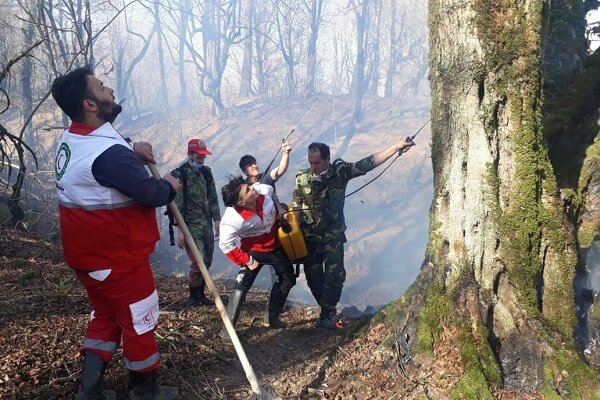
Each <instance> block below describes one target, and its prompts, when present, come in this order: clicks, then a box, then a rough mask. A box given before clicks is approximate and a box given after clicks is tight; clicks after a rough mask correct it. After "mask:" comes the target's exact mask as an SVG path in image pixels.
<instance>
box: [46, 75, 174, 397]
mask: <svg viewBox="0 0 600 400" xmlns="http://www.w3.org/2000/svg"><path fill="white" fill-rule="evenodd" d="M52 96H53V97H54V99H55V101H56V103H57V104H58V105H59V106H60V108H61V109H62V110H63V111H64V112H65V114H67V115H68V116H69V118H71V121H72V124H71V126H70V127H69V128H68V129H67V130H66V131H65V132H64V133H63V135H62V138H61V140H60V143H59V145H58V150H57V154H56V161H55V173H56V188H57V193H58V203H59V215H60V228H61V234H62V241H63V251H64V255H65V261H66V263H67V264H68V265H69V266H70V267H71V268H73V269H74V270H75V272H76V274H77V278H78V279H79V280H80V281H81V282H82V283H83V285H84V287H85V289H86V291H87V294H88V298H89V301H90V303H91V305H92V307H93V311H92V313H91V318H90V321H89V323H88V327H87V331H86V338H85V341H84V344H83V348H82V354H83V355H84V363H83V369H82V375H81V383H80V388H79V392H78V393H77V395H76V397H75V398H76V399H81V400H83V399H97V398H102V399H104V398H115V399H116V394H115V393H114V392H112V391H105V390H103V378H102V377H103V374H104V371H105V369H106V366H107V364H108V362H110V360H111V359H112V355H113V354H114V352H115V351H116V349H117V347H118V346H119V344H120V343H121V340H122V341H123V359H124V361H125V364H126V366H127V368H128V369H129V390H130V393H129V397H130V398H131V399H142V398H143V399H146V398H148V399H149V398H152V399H155V398H160V399H167V398H171V399H172V398H175V397H176V396H177V390H176V388H173V387H172V388H168V387H160V386H159V385H158V382H157V377H158V375H157V370H158V366H159V353H158V346H157V344H156V340H155V339H154V331H155V329H156V325H157V322H158V314H159V310H158V294H157V292H156V288H155V285H154V277H153V275H152V269H151V267H150V264H149V256H150V254H151V253H152V252H153V251H154V245H155V243H156V241H157V240H158V239H159V234H158V227H157V224H156V214H155V207H159V206H163V205H165V204H168V203H169V202H170V201H171V200H173V198H174V197H175V193H176V190H178V189H179V188H180V186H181V185H180V184H179V183H178V182H177V180H176V179H175V178H173V177H171V176H170V175H167V176H165V178H164V179H155V178H153V177H151V176H149V174H148V171H147V170H146V168H145V165H144V162H152V163H154V156H153V153H152V147H151V146H150V144H149V143H144V142H139V143H135V145H134V146H133V147H132V146H131V145H130V144H129V143H128V142H127V141H126V140H125V139H124V138H123V137H122V136H121V134H119V132H117V131H116V130H115V129H114V128H113V126H112V122H113V121H114V119H115V118H116V116H117V115H118V114H119V113H120V111H121V106H120V105H118V104H117V103H115V100H114V94H113V90H112V89H111V88H108V87H106V86H104V84H103V83H102V82H101V81H100V80H98V79H97V78H96V77H95V76H94V75H93V73H92V72H91V70H90V69H89V68H88V67H83V68H78V69H75V70H73V71H71V72H69V73H68V74H66V75H64V76H61V77H58V78H57V79H56V80H55V81H54V83H53V84H52Z"/></svg>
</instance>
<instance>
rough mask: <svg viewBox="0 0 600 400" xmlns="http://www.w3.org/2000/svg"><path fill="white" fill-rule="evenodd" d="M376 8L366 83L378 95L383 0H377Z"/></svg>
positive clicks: (370, 90)
mask: <svg viewBox="0 0 600 400" xmlns="http://www.w3.org/2000/svg"><path fill="white" fill-rule="evenodd" d="M373 7H374V9H375V10H376V11H377V14H376V15H375V20H374V21H373V24H372V26H374V27H375V34H374V35H373V37H372V38H371V40H370V43H369V48H370V49H371V51H370V52H369V53H370V54H369V67H368V72H367V81H366V82H365V84H366V85H367V90H368V91H369V94H373V95H376V94H377V91H378V89H379V80H380V79H381V73H380V71H379V69H380V55H381V53H380V51H379V46H380V38H381V13H382V12H383V4H382V0H376V1H375V2H374V4H373Z"/></svg>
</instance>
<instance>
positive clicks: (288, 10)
mask: <svg viewBox="0 0 600 400" xmlns="http://www.w3.org/2000/svg"><path fill="white" fill-rule="evenodd" d="M273 7H274V8H275V10H276V13H275V27H276V28H277V38H278V43H277V44H278V48H279V51H280V52H281V56H282V57H283V60H284V63H285V68H286V82H287V94H288V95H289V96H292V95H294V94H295V93H296V73H295V67H296V64H297V63H298V61H297V56H296V52H297V51H299V50H298V49H299V46H298V43H299V41H300V40H301V33H300V32H299V31H298V26H297V24H298V19H299V18H301V10H300V3H298V2H296V1H289V0H273Z"/></svg>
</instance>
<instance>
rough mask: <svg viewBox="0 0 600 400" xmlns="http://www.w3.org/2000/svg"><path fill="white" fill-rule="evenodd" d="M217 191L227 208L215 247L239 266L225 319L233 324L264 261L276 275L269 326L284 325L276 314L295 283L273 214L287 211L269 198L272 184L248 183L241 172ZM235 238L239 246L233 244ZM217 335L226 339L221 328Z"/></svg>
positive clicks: (280, 326) (224, 332)
mask: <svg viewBox="0 0 600 400" xmlns="http://www.w3.org/2000/svg"><path fill="white" fill-rule="evenodd" d="M221 195H222V196H223V203H224V204H225V206H226V207H227V208H226V209H225V213H224V214H223V217H222V218H221V228H220V233H221V236H220V238H219V247H220V248H221V250H222V251H223V253H225V255H226V256H227V258H229V259H230V260H231V261H233V262H234V263H235V264H238V265H239V266H240V267H241V268H240V272H239V274H238V276H237V278H236V280H235V286H234V287H233V290H232V292H231V294H230V296H229V303H228V304H227V313H228V315H229V319H230V320H231V322H232V323H233V324H234V325H235V323H236V322H237V320H238V318H239V314H240V308H241V305H242V302H243V301H244V297H245V295H246V292H248V290H250V288H251V287H252V284H253V283H254V280H255V279H256V276H257V275H258V273H259V271H260V269H261V267H262V266H263V265H265V264H268V265H272V266H273V268H274V269H275V272H276V274H277V277H278V280H277V281H276V282H275V283H274V284H273V287H272V289H271V294H270V297H269V326H270V327H271V328H286V327H287V325H286V324H285V323H284V322H282V321H281V320H280V319H279V315H280V314H281V311H282V310H283V306H284V305H285V301H286V299H287V296H288V294H289V292H290V289H291V288H292V287H293V286H294V285H295V284H296V276H295V275H294V268H293V267H292V263H291V262H290V260H289V259H288V258H287V256H286V255H285V253H284V251H283V250H282V249H281V247H280V246H279V241H278V240H277V229H278V227H279V225H278V223H277V217H278V215H287V214H284V212H285V211H284V210H283V208H282V207H281V205H280V204H279V202H278V201H276V200H275V201H274V200H273V187H271V186H269V185H265V184H261V183H259V184H254V185H252V186H249V185H248V184H247V183H246V181H245V180H244V179H243V178H242V177H241V176H237V177H231V178H230V179H229V182H228V183H227V184H226V185H225V186H223V188H222V189H221ZM238 238H239V239H240V245H239V246H237V245H236V241H237V239H238ZM221 338H222V339H223V340H224V341H225V342H229V341H230V338H229V336H228V335H227V331H225V330H222V331H221Z"/></svg>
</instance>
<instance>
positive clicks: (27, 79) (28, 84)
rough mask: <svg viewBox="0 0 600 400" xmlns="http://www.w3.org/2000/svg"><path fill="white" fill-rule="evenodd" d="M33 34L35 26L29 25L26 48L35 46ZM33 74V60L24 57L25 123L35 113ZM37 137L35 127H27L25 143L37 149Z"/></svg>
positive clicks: (26, 28) (22, 76)
mask: <svg viewBox="0 0 600 400" xmlns="http://www.w3.org/2000/svg"><path fill="white" fill-rule="evenodd" d="M33 34H34V25H33V24H27V26H25V27H24V28H23V44H24V46H25V47H26V48H29V47H31V46H32V45H33ZM32 73H33V64H32V62H31V58H29V57H24V58H23V62H22V66H21V91H22V94H23V121H25V120H26V119H27V118H29V116H30V115H31V114H32V113H33V89H32V81H31V76H32ZM34 139H35V137H34V135H33V126H32V125H31V124H28V125H27V128H26V130H25V135H24V141H25V143H29V145H30V146H33V147H37V146H35V145H34V143H35V140H34Z"/></svg>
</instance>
